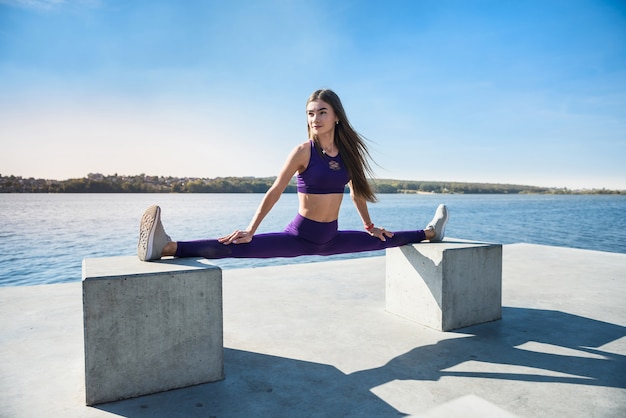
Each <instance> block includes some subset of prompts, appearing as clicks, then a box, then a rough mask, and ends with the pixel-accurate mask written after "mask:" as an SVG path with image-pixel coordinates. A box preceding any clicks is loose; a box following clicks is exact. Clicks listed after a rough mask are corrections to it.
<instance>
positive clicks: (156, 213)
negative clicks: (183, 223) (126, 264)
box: [137, 206, 161, 261]
mask: <svg viewBox="0 0 626 418" xmlns="http://www.w3.org/2000/svg"><path fill="white" fill-rule="evenodd" d="M160 216H161V208H160V207H158V206H151V207H149V208H148V209H147V210H146V211H145V212H144V214H143V216H142V217H141V226H140V228H139V248H138V251H137V255H138V256H139V259H140V260H141V261H150V259H151V258H152V257H151V256H152V250H153V247H154V233H155V231H156V225H157V221H158V219H159V217H160Z"/></svg>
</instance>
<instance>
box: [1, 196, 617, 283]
mask: <svg viewBox="0 0 626 418" xmlns="http://www.w3.org/2000/svg"><path fill="white" fill-rule="evenodd" d="M262 197H263V195H261V194H0V253H1V254H2V258H1V259H0V286H14V285H36V284H45V283H63V282H72V281H79V280H81V263H82V259H83V258H86V257H109V256H120V255H135V254H136V245H137V237H138V232H139V220H140V218H141V215H142V213H143V211H144V210H145V209H146V207H148V206H150V205H151V204H159V205H160V206H161V207H162V209H163V213H162V219H163V223H164V225H165V229H166V231H167V233H168V234H169V235H170V236H171V237H172V238H173V239H175V240H176V239H178V240H193V239H202V238H215V237H218V236H222V235H225V234H227V233H229V232H231V231H232V230H234V229H236V228H245V227H246V226H247V225H248V223H249V221H250V218H251V217H252V215H253V214H254V211H255V210H256V207H257V205H258V204H259V202H260V201H261V198H262ZM379 198H380V202H379V203H377V204H374V205H370V213H371V215H372V220H373V221H374V222H375V223H376V225H377V226H384V227H385V228H387V229H389V230H392V231H393V230H402V229H422V228H423V227H424V226H425V225H426V224H427V223H428V221H430V219H431V218H432V216H433V213H434V211H435V209H436V207H437V205H438V204H439V203H445V204H447V205H448V207H449V210H450V222H449V223H448V227H447V229H446V236H448V237H454V238H463V239H470V240H477V241H488V242H499V243H502V244H511V243H518V242H524V243H533V244H545V245H555V246H564V247H573V248H583V249H590V250H599V251H610V252H617V253H626V196H620V195H608V196H604V195H601V196H596V195H580V196H578V195H564V196H563V195H557V196H552V195H400V194H392V195H379ZM296 209H297V196H296V195H295V194H285V195H283V197H282V198H281V200H280V201H279V202H278V203H277V205H276V207H275V208H274V209H273V210H272V212H271V213H270V215H269V216H268V217H267V218H266V220H265V221H264V222H263V224H262V225H261V228H260V229H259V231H258V232H270V231H279V230H282V229H283V228H284V226H285V225H286V224H287V223H289V222H290V221H291V219H292V218H293V217H294V215H295V213H296ZM339 227H340V228H341V229H358V230H361V229H362V224H361V221H360V218H359V216H358V214H357V212H356V210H355V209H354V207H353V206H352V204H351V202H350V199H349V196H347V195H346V197H345V199H344V203H343V206H342V209H341V214H340V219H339ZM382 254H383V253H382V252H373V253H360V254H356V255H354V254H350V255H344V256H333V257H325V258H323V257H298V258H295V259H263V260H252V259H238V260H215V264H216V265H219V266H220V267H222V268H223V269H231V268H249V267H259V266H266V265H280V264H288V263H299V262H312V261H319V260H330V259H335V260H336V259H346V258H354V257H366V256H375V255H382Z"/></svg>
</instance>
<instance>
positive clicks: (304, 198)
mask: <svg viewBox="0 0 626 418" xmlns="http://www.w3.org/2000/svg"><path fill="white" fill-rule="evenodd" d="M342 199H343V193H332V194H306V193H298V200H299V201H300V207H299V209H298V213H299V214H300V215H302V216H304V217H305V218H307V219H311V220H312V221H316V222H332V221H335V220H337V218H339V208H340V207H341V200H342Z"/></svg>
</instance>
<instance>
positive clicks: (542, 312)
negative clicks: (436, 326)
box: [0, 244, 626, 418]
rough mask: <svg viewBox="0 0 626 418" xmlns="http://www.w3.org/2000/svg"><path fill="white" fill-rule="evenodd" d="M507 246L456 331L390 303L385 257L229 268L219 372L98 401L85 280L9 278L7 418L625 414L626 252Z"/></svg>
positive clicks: (0, 294) (4, 348)
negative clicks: (476, 318)
mask: <svg viewBox="0 0 626 418" xmlns="http://www.w3.org/2000/svg"><path fill="white" fill-rule="evenodd" d="M503 253H504V254H503V310H502V320H500V321H496V322H490V323H486V324H481V325H475V326H473V327H468V328H463V329H460V330H456V331H454V332H439V331H435V330H432V329H429V328H426V327H424V326H421V325H418V324H415V323H413V322H410V321H408V320H404V319H402V318H399V317H397V316H395V315H391V314H389V313H387V312H385V295H384V292H385V265H384V261H385V260H384V257H375V258H362V259H356V260H349V261H333V262H325V263H316V264H303V265H290V266H282V267H265V268H258V269H242V270H226V271H224V272H223V292H224V344H225V352H224V368H225V374H226V379H225V380H223V381H221V382H217V383H208V384H203V385H197V386H193V387H189V388H185V389H178V390H174V391H170V392H165V393H160V394H156V395H149V396H144V397H139V398H135V399H130V400H125V401H120V402H116V403H109V404H103V405H98V406H96V407H87V406H85V405H84V390H85V388H84V369H83V367H84V366H83V340H82V338H83V336H82V307H81V283H80V282H79V281H77V282H76V283H70V284H60V285H48V286H34V287H8V288H0V325H1V331H0V416H2V417H38V416H47V417H67V418H70V417H115V416H124V417H168V418H169V417H250V416H273V417H293V416H298V417H307V416H315V417H398V416H403V415H414V416H421V417H435V416H437V417H439V416H450V414H452V415H454V416H467V417H470V416H472V417H473V416H476V417H478V416H481V417H485V416H505V415H506V416H508V415H507V414H510V415H513V416H520V417H547V416H550V417H624V416H626V303H625V302H624V301H625V300H626V298H625V296H626V255H624V254H613V253H603V252H596V251H584V250H576V249H566V248H557V247H546V246H537V245H526V244H514V245H506V246H504V252H503ZM78 279H79V278H77V280H78ZM459 412H462V414H461V415H458V414H459Z"/></svg>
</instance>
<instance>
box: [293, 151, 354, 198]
mask: <svg viewBox="0 0 626 418" xmlns="http://www.w3.org/2000/svg"><path fill="white" fill-rule="evenodd" d="M309 142H310V144H311V158H310V159H309V165H308V166H307V168H306V169H305V170H304V171H303V172H302V173H300V174H298V192H299V193H307V194H332V193H343V192H344V190H345V187H346V184H347V183H348V181H350V176H349V175H348V170H347V169H346V166H345V164H344V163H343V160H342V159H341V155H339V154H337V156H336V157H329V156H327V155H326V154H323V155H320V153H319V152H318V151H317V149H315V144H314V142H313V141H309Z"/></svg>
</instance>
